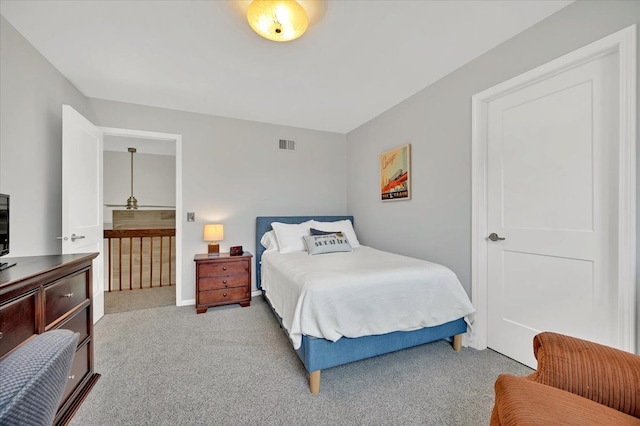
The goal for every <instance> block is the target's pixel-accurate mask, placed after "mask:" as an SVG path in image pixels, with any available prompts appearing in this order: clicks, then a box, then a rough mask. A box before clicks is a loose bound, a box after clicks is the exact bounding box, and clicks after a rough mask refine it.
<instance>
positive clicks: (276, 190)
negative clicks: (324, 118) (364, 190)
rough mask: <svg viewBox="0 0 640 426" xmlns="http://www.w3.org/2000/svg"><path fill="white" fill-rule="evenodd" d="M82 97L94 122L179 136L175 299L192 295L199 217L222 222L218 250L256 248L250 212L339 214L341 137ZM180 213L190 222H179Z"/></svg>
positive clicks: (200, 246) (342, 198) (343, 199)
mask: <svg viewBox="0 0 640 426" xmlns="http://www.w3.org/2000/svg"><path fill="white" fill-rule="evenodd" d="M89 101H90V104H91V109H92V111H93V113H94V114H95V121H94V124H96V125H98V126H106V127H119V128H126V129H135V130H146V131H153V132H162V133H173V134H180V135H182V165H183V167H182V203H183V204H182V207H183V209H182V211H181V212H177V213H176V220H181V221H183V228H182V230H183V239H182V242H183V258H182V260H181V261H182V267H183V270H182V271H183V275H182V283H183V294H182V297H181V298H180V299H181V300H190V299H193V298H194V297H195V291H194V277H195V269H194V262H193V255H194V254H196V253H202V252H205V250H206V244H207V243H206V242H204V241H203V240H202V231H203V226H204V224H205V223H211V222H216V223H223V224H224V227H225V229H224V233H225V238H224V241H222V242H221V243H220V248H221V250H222V251H228V248H229V247H230V246H233V245H242V246H243V247H244V248H245V250H249V251H251V252H252V253H255V242H254V240H255V236H254V233H255V218H256V216H261V215H297V214H312V215H313V214H344V213H346V208H347V207H346V206H347V195H346V187H345V181H346V179H347V175H346V163H347V160H346V155H347V153H346V136H345V135H342V134H337V133H328V132H320V131H315V130H304V129H299V128H293V127H284V126H276V125H270V124H262V123H256V122H252V121H244V120H235V119H228V118H222V117H215V116H211V115H203V114H195V113H189V112H181V111H174V110H168V109H161V108H153V107H146V106H140V105H133V104H127V103H120V102H112V101H105V100H99V99H90V100H89ZM279 139H293V140H295V141H296V150H295V151H286V150H280V149H279V148H278V140H279ZM186 212H195V213H196V221H195V222H186ZM254 280H255V278H254ZM254 288H255V283H254Z"/></svg>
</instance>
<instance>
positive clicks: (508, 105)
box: [487, 52, 619, 368]
mask: <svg viewBox="0 0 640 426" xmlns="http://www.w3.org/2000/svg"><path fill="white" fill-rule="evenodd" d="M617 56H618V53H617V52H613V53H610V54H608V55H606V56H604V57H599V58H597V59H592V60H590V61H588V62H587V63H584V64H582V65H580V66H577V67H574V68H571V69H569V70H567V71H564V72H562V73H561V74H558V75H555V76H553V77H550V78H547V79H544V80H542V81H539V82H537V83H534V84H531V85H529V86H527V87H524V88H520V89H519V90H517V91H514V92H511V93H509V94H506V95H504V96H502V97H500V98H499V99H496V100H493V101H491V102H490V103H489V105H488V109H487V112H488V115H487V120H488V134H487V140H488V144H487V149H488V151H487V162H488V169H487V173H488V174H487V226H488V231H489V233H496V234H497V237H499V238H504V240H500V239H498V240H497V241H491V240H488V241H487V247H488V248H487V257H488V265H487V266H488V268H487V273H488V335H487V343H488V346H489V347H490V348H492V349H495V350H496V351H498V352H501V353H503V354H505V355H507V356H508V357H510V358H513V359H515V360H517V361H520V362H522V363H524V364H526V365H528V366H530V367H532V368H535V367H536V361H535V358H534V356H533V351H532V339H533V337H534V336H535V335H536V334H537V333H539V332H541V331H553V332H558V333H563V334H568V335H572V336H576V337H580V338H584V339H587V340H593V341H596V342H600V343H603V344H607V345H611V346H618V341H617V338H618V322H617V319H618V310H617V309H618V308H617V307H618V288H617V277H616V274H617V269H616V265H617V257H616V256H617V254H616V251H617V247H618V241H617V220H618V210H617V209H618V208H617V206H618V199H617V194H618V180H617V177H618V148H617V144H616V141H617V140H618V130H617V129H618V127H617V126H618V117H619V114H618V57H617Z"/></svg>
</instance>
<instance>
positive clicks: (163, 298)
mask: <svg viewBox="0 0 640 426" xmlns="http://www.w3.org/2000/svg"><path fill="white" fill-rule="evenodd" d="M100 129H101V130H102V131H103V132H104V135H105V151H106V150H108V149H109V150H112V152H113V153H114V155H118V154H117V153H118V152H119V151H125V152H127V154H130V155H131V156H132V160H131V163H128V164H131V166H132V168H133V170H134V176H135V174H136V167H135V166H136V164H137V163H136V160H137V161H138V163H146V164H147V169H149V168H152V167H157V166H158V165H159V164H162V163H163V162H164V163H166V162H167V160H168V159H173V169H174V170H175V171H174V176H173V181H172V183H173V185H175V191H174V194H173V197H171V195H170V194H167V193H166V191H162V190H160V189H161V188H155V189H156V190H155V193H153V194H151V197H153V198H152V199H147V200H146V201H145V200H143V199H142V198H141V197H140V195H138V196H137V197H138V198H139V199H140V200H139V209H138V210H137V211H139V212H151V215H154V213H159V214H158V215H157V216H158V217H160V216H163V217H164V216H166V214H162V212H172V213H173V218H174V223H175V238H171V237H160V240H161V242H160V244H163V243H164V250H165V253H167V252H168V253H169V254H168V257H169V264H170V265H171V259H172V258H175V263H174V264H173V265H174V266H173V267H172V266H170V267H169V269H168V271H167V269H166V266H164V267H162V269H160V271H164V273H165V278H163V277H162V272H160V273H156V276H155V277H154V276H153V272H151V274H150V275H148V276H145V277H143V274H142V269H140V279H139V281H134V280H135V278H134V279H132V280H131V281H130V282H128V283H126V286H130V287H133V283H135V284H136V287H137V288H138V290H136V291H138V293H137V294H134V293H135V291H132V292H131V293H130V294H129V295H123V294H122V292H116V291H112V292H111V293H113V294H111V295H110V296H109V299H110V300H106V298H105V304H109V305H110V306H105V311H106V312H105V313H110V312H122V311H125V310H136V309H145V308H150V307H156V306H163V305H167V304H169V303H170V304H174V305H178V306H181V305H182V304H183V303H182V297H181V295H182V279H181V277H182V265H181V259H182V238H181V236H182V224H181V221H180V220H179V219H180V213H179V212H181V211H182V136H180V135H174V134H167V133H158V132H147V131H140V130H131V129H119V128H107V127H101V128H100ZM130 147H136V151H137V152H135V153H130V152H129V151H128V148H130ZM136 155H138V157H134V156H136ZM145 156H146V157H145ZM163 157H164V158H163ZM105 161H108V159H107V160H105ZM128 164H127V166H128ZM143 172H144V171H143V170H141V169H140V168H138V173H140V175H139V178H140V179H139V181H140V184H144V179H145V176H144V175H143V174H142V173H143ZM122 175H123V176H124V177H125V180H126V182H125V183H126V184H127V185H126V189H127V191H126V192H127V196H128V195H131V196H134V195H135V189H136V186H135V183H136V180H135V179H134V180H133V181H131V180H130V171H129V167H127V168H126V170H124V171H123V174H122ZM165 175H166V174H165ZM121 178H122V176H121ZM146 178H148V176H146ZM159 179H164V180H167V177H166V176H165V177H164V178H159ZM169 181H170V180H167V182H169ZM131 182H133V184H134V185H133V188H132V189H131V187H130V186H129V185H130V183H131ZM167 182H164V183H162V182H160V183H159V185H165V184H166V183H167ZM120 183H122V182H120ZM102 185H103V188H104V186H105V182H104V179H103V181H102ZM147 187H149V188H151V189H152V192H153V187H154V185H153V183H147ZM129 191H132V192H131V193H129ZM108 196H110V194H109V193H105V197H104V204H105V207H104V211H105V216H104V217H105V222H106V221H107V218H108V217H109V216H110V214H111V212H112V211H113V210H119V211H121V212H132V211H134V210H126V204H127V199H126V198H124V199H121V197H118V199H117V200H110V199H108V198H107V197H108ZM157 226H159V227H164V226H165V225H162V224H160V225H157ZM167 241H168V244H167ZM129 243H130V244H132V246H135V242H134V241H133V240H131V239H130V240H129ZM106 244H107V243H106V242H105V245H106ZM139 244H140V245H139V246H138V247H139V248H140V252H142V251H145V252H146V251H147V250H149V249H150V250H151V255H152V256H153V250H154V248H155V250H156V256H158V254H157V252H158V248H157V245H158V240H157V239H156V241H155V243H153V242H152V241H151V240H150V241H149V243H148V245H145V243H144V242H143V241H142V239H140V242H139ZM152 244H153V247H152ZM160 247H162V245H161V246H160ZM171 253H173V255H172V254H171ZM142 256H143V255H142V253H141V257H142ZM161 256H162V255H161ZM163 257H164V256H163ZM105 262H106V260H105ZM125 267H126V266H125ZM156 268H157V267H156ZM123 269H124V268H123ZM153 270H155V271H157V269H153ZM108 272H109V270H108V266H107V265H105V273H104V276H105V281H104V282H105V287H104V290H105V296H106V295H107V293H108V292H109V287H108V284H109V277H108ZM129 272H131V271H129ZM167 272H168V273H167ZM147 273H149V272H148V271H147ZM130 275H132V274H130ZM136 275H137V273H136ZM167 275H168V278H166V276H167ZM126 279H127V278H126V277H125V278H124V279H123V282H121V283H119V284H120V286H121V285H122V284H123V283H124V280H126ZM129 279H131V278H129ZM167 280H168V281H167ZM173 280H175V281H173ZM160 283H164V284H168V285H163V286H160V285H159V284H160ZM126 286H125V287H126ZM138 286H139V287H138ZM128 288H129V287H127V289H128ZM140 288H142V289H140ZM112 290H115V289H112ZM116 293H119V294H116Z"/></svg>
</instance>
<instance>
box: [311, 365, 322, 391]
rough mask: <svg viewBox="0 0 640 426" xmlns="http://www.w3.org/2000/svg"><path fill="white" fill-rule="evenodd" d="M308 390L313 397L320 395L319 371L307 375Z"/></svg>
mask: <svg viewBox="0 0 640 426" xmlns="http://www.w3.org/2000/svg"><path fill="white" fill-rule="evenodd" d="M309 390H310V391H311V393H312V394H314V395H317V394H319V393H320V370H316V371H312V372H311V373H309Z"/></svg>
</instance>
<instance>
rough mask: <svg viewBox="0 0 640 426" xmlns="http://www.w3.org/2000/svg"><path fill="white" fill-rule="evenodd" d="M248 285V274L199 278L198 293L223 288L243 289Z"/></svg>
mask: <svg viewBox="0 0 640 426" xmlns="http://www.w3.org/2000/svg"><path fill="white" fill-rule="evenodd" d="M248 285H249V274H242V275H229V276H225V275H222V276H219V277H207V278H200V282H199V287H198V288H199V289H200V291H207V290H220V289H224V288H233V287H243V286H245V287H246V286H248Z"/></svg>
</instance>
